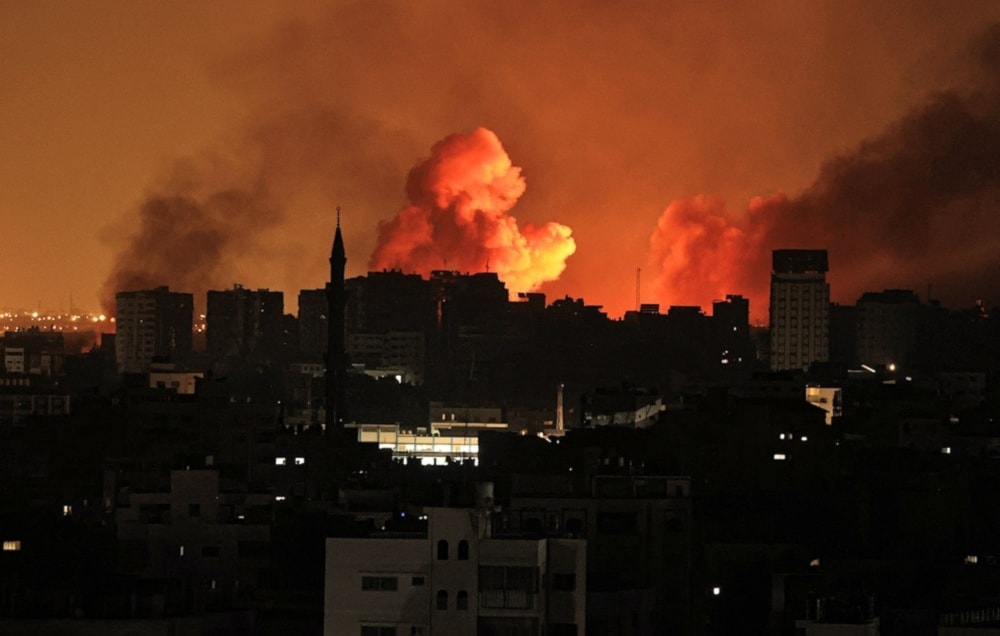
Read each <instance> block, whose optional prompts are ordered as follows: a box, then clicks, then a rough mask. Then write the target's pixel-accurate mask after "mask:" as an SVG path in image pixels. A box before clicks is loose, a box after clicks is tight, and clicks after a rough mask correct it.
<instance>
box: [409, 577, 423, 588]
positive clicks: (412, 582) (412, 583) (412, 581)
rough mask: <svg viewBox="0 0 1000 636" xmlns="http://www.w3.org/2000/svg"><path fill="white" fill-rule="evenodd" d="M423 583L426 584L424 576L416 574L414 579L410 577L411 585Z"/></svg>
mask: <svg viewBox="0 0 1000 636" xmlns="http://www.w3.org/2000/svg"><path fill="white" fill-rule="evenodd" d="M423 584H424V577H422V576H415V577H413V578H412V579H410V585H413V586H417V585H423Z"/></svg>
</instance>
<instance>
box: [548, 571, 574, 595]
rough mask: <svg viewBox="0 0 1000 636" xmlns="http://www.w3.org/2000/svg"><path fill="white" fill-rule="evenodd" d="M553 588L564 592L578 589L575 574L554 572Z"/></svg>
mask: <svg viewBox="0 0 1000 636" xmlns="http://www.w3.org/2000/svg"><path fill="white" fill-rule="evenodd" d="M552 589H553V590H559V591H562V592H572V591H573V590H575V589H576V575H575V574H553V575H552Z"/></svg>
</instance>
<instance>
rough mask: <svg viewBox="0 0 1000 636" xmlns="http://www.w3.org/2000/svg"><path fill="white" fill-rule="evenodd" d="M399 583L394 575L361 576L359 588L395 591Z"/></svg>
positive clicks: (372, 590) (365, 590) (375, 590)
mask: <svg viewBox="0 0 1000 636" xmlns="http://www.w3.org/2000/svg"><path fill="white" fill-rule="evenodd" d="M398 586H399V583H398V582H397V581H396V577H394V576H362V577H361V590H362V591H363V592H395V591H396V590H397V589H398Z"/></svg>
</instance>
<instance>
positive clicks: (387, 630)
mask: <svg viewBox="0 0 1000 636" xmlns="http://www.w3.org/2000/svg"><path fill="white" fill-rule="evenodd" d="M361 636H396V627H395V625H362V626H361Z"/></svg>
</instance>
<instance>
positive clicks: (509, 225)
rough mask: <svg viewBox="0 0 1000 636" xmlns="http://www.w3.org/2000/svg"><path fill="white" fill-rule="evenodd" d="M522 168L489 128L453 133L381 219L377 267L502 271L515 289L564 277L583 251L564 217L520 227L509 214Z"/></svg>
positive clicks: (522, 187)
mask: <svg viewBox="0 0 1000 636" xmlns="http://www.w3.org/2000/svg"><path fill="white" fill-rule="evenodd" d="M524 190H525V182H524V177H522V176H521V169H520V168H518V167H516V166H514V165H512V163H511V160H510V157H508V156H507V153H506V151H504V149H503V146H502V145H501V143H500V140H499V139H498V138H497V136H496V135H495V134H494V133H493V132H492V131H489V130H487V129H485V128H477V129H476V130H474V131H472V132H471V133H469V134H454V135H450V136H448V137H446V138H444V139H442V140H441V141H439V142H438V143H436V144H434V146H433V147H432V148H431V156H430V158H428V159H426V160H424V161H421V162H420V163H418V164H417V165H416V166H414V167H413V169H412V170H410V174H409V176H408V178H407V182H406V194H407V198H408V199H409V205H407V206H406V207H404V208H403V209H402V210H400V211H399V213H398V214H397V215H396V217H395V218H393V219H392V220H390V221H385V222H381V223H379V226H378V244H377V245H376V247H375V251H374V252H373V253H372V256H371V259H370V260H369V268H370V269H372V270H380V269H400V270H403V271H407V272H415V273H418V274H421V275H423V276H427V275H429V274H430V273H431V271H433V270H439V269H453V270H465V271H482V270H484V269H488V270H491V271H495V272H496V273H497V276H498V277H499V278H500V279H501V280H502V281H503V282H504V283H506V284H507V286H508V288H509V289H510V290H511V292H518V291H531V290H535V289H538V287H539V286H541V285H542V284H543V283H545V282H547V281H551V280H555V279H557V278H559V275H560V274H561V273H562V272H563V270H564V269H565V268H566V259H567V258H568V257H569V256H570V255H571V254H573V252H575V251H576V243H575V242H574V240H573V238H572V236H571V234H572V230H571V229H570V228H569V227H567V226H565V225H562V224H560V223H555V222H549V223H545V224H544V225H541V226H536V225H532V224H530V223H525V224H524V226H523V228H521V227H519V226H518V222H517V219H516V218H514V217H513V216H511V215H510V214H509V212H510V210H511V208H513V207H514V205H515V204H516V203H517V201H518V199H520V197H521V195H522V194H524Z"/></svg>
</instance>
